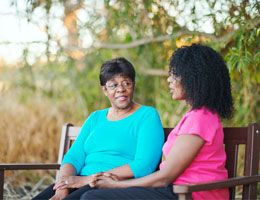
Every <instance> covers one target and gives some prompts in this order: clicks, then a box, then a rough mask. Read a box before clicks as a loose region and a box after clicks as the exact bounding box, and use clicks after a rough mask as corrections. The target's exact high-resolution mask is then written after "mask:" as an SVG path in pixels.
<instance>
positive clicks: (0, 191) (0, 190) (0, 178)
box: [0, 170, 5, 200]
mask: <svg viewBox="0 0 260 200" xmlns="http://www.w3.org/2000/svg"><path fill="white" fill-rule="evenodd" d="M4 173H5V171H4V170H0V200H3V199H4Z"/></svg>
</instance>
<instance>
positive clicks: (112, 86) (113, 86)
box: [106, 83, 118, 90]
mask: <svg viewBox="0 0 260 200" xmlns="http://www.w3.org/2000/svg"><path fill="white" fill-rule="evenodd" d="M117 85H118V84H117V83H114V84H109V85H106V86H107V88H109V89H110V90H114V89H116V88H117Z"/></svg>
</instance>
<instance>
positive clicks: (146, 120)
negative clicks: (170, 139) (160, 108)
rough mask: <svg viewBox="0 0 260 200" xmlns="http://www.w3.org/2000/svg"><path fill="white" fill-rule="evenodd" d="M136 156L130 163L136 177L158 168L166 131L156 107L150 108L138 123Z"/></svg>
mask: <svg viewBox="0 0 260 200" xmlns="http://www.w3.org/2000/svg"><path fill="white" fill-rule="evenodd" d="M136 129H137V130H136V131H137V133H136V135H137V144H136V152H135V157H134V160H133V161H132V162H130V163H129V167H130V168H131V170H132V172H133V174H134V177H135V178H139V177H143V176H146V175H148V174H150V173H152V172H154V171H155V170H156V167H157V166H158V163H159V161H160V159H161V155H162V151H161V149H162V146H163V142H164V132H163V128H162V124H161V120H160V117H159V115H158V113H157V111H156V110H155V109H150V110H148V111H147V112H146V113H145V115H144V116H143V117H142V118H140V119H139V124H138V125H137V128H136Z"/></svg>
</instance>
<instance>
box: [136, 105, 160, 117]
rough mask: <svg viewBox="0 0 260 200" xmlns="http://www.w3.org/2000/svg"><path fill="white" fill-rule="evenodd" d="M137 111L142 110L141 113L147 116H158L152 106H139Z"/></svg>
mask: <svg viewBox="0 0 260 200" xmlns="http://www.w3.org/2000/svg"><path fill="white" fill-rule="evenodd" d="M139 109H142V111H143V112H144V113H147V114H156V115H157V114H158V111H157V110H156V108H154V107H152V106H146V105H141V107H140V108H139Z"/></svg>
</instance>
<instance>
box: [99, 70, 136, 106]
mask: <svg viewBox="0 0 260 200" xmlns="http://www.w3.org/2000/svg"><path fill="white" fill-rule="evenodd" d="M102 90H103V92H104V94H105V95H106V96H107V97H108V99H109V101H110V103H111V106H112V107H113V108H115V109H127V108H129V106H131V104H132V102H133V101H132V99H133V94H134V82H133V81H132V80H131V79H130V78H128V77H125V76H120V75H118V76H115V77H113V78H112V79H110V80H109V81H107V82H106V84H105V86H102Z"/></svg>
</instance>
